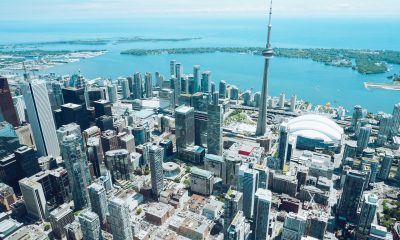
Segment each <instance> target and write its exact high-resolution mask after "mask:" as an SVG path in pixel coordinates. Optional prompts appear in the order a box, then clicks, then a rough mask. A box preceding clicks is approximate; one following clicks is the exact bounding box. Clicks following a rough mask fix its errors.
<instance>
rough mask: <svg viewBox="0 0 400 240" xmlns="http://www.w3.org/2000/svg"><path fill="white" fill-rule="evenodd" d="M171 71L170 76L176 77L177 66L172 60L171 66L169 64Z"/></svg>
mask: <svg viewBox="0 0 400 240" xmlns="http://www.w3.org/2000/svg"><path fill="white" fill-rule="evenodd" d="M169 65H170V66H169V69H170V76H175V75H176V72H175V69H176V68H175V65H176V60H171V62H170V64H169Z"/></svg>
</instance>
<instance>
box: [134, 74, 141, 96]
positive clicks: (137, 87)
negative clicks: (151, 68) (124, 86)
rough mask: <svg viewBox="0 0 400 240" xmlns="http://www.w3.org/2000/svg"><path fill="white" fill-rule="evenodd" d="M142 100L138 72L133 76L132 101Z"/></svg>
mask: <svg viewBox="0 0 400 240" xmlns="http://www.w3.org/2000/svg"><path fill="white" fill-rule="evenodd" d="M142 98H143V81H142V74H140V73H139V72H137V73H135V75H133V99H142Z"/></svg>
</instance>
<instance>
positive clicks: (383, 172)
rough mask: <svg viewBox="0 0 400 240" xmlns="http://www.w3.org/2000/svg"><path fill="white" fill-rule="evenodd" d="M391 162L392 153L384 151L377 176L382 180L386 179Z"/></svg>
mask: <svg viewBox="0 0 400 240" xmlns="http://www.w3.org/2000/svg"><path fill="white" fill-rule="evenodd" d="M392 163H393V153H392V152H391V151H389V150H388V151H386V153H385V156H383V158H382V162H381V169H380V171H379V176H378V177H379V178H380V179H382V180H387V179H388V178H389V173H390V169H391V167H392Z"/></svg>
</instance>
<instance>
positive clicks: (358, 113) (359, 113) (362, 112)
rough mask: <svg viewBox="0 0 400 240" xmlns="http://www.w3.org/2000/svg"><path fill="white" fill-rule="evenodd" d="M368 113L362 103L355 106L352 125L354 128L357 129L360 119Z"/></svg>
mask: <svg viewBox="0 0 400 240" xmlns="http://www.w3.org/2000/svg"><path fill="white" fill-rule="evenodd" d="M366 113H367V111H366V110H365V109H363V108H362V107H361V106H360V105H356V106H354V109H353V117H352V119H351V127H352V128H353V130H355V127H356V125H357V122H358V121H359V120H360V119H362V118H364V117H365V115H366Z"/></svg>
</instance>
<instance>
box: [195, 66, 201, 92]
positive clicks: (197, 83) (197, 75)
mask: <svg viewBox="0 0 400 240" xmlns="http://www.w3.org/2000/svg"><path fill="white" fill-rule="evenodd" d="M199 91H200V65H194V66H193V93H196V92H199Z"/></svg>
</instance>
